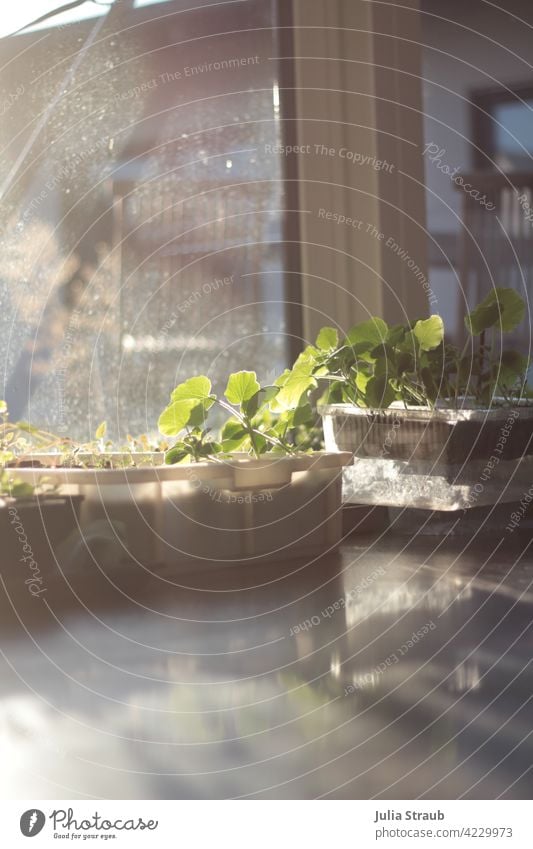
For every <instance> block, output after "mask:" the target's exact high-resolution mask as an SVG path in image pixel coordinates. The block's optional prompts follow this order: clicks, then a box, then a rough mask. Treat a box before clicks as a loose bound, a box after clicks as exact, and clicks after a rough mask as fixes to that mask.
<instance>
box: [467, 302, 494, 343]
mask: <svg viewBox="0 0 533 849" xmlns="http://www.w3.org/2000/svg"><path fill="white" fill-rule="evenodd" d="M499 315H500V311H499V309H498V305H497V304H496V303H492V304H480V305H479V306H477V307H476V308H475V310H472V312H471V313H469V314H468V315H466V316H465V325H466V329H467V330H468V331H469V332H470V333H471V334H472V336H478V335H479V334H480V333H483V331H484V330H488V329H489V327H494V326H495V325H496V323H497V322H498V318H499Z"/></svg>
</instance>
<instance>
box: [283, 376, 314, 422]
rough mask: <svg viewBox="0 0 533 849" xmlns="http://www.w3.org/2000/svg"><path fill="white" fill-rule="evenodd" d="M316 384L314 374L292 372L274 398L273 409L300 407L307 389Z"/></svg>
mask: <svg viewBox="0 0 533 849" xmlns="http://www.w3.org/2000/svg"><path fill="white" fill-rule="evenodd" d="M316 386H317V382H316V380H315V378H314V377H313V376H312V375H310V374H306V373H305V372H303V371H302V372H296V373H292V374H291V375H290V376H289V377H288V378H287V380H286V381H285V383H284V384H283V386H282V387H281V389H280V391H279V392H278V394H277V395H276V397H275V398H274V399H273V402H272V409H273V410H276V411H277V412H283V411H284V410H293V409H294V408H295V407H298V405H299V404H300V402H301V400H302V398H304V396H305V395H306V393H307V391H308V390H309V389H314V388H315V387H316Z"/></svg>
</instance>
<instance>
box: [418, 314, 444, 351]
mask: <svg viewBox="0 0 533 849" xmlns="http://www.w3.org/2000/svg"><path fill="white" fill-rule="evenodd" d="M413 334H414V335H415V337H416V339H417V340H418V343H419V345H420V348H421V350H422V351H432V350H433V348H437V347H438V346H439V345H440V344H441V342H442V340H443V339H444V322H443V320H442V318H441V317H440V315H430V317H429V318H426V319H421V320H420V321H417V322H416V324H415V326H414V327H413Z"/></svg>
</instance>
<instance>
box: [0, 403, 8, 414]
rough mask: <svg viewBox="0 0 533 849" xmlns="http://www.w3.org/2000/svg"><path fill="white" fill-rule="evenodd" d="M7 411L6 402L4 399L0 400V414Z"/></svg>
mask: <svg viewBox="0 0 533 849" xmlns="http://www.w3.org/2000/svg"><path fill="white" fill-rule="evenodd" d="M3 413H7V404H6V402H5V401H0V415H2V414H3Z"/></svg>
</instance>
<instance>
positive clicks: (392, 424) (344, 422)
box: [319, 404, 533, 510]
mask: <svg viewBox="0 0 533 849" xmlns="http://www.w3.org/2000/svg"><path fill="white" fill-rule="evenodd" d="M319 412H320V413H321V415H322V418H323V424H324V437H325V443H326V448H327V449H328V450H329V451H335V450H340V451H350V452H351V453H352V456H353V458H354V461H353V465H350V466H347V468H346V469H345V471H344V486H343V493H344V500H345V501H352V502H357V503H359V504H381V505H388V506H395V507H418V508H421V509H425V510H461V509H468V508H471V507H481V506H487V505H493V504H497V503H504V502H512V501H520V499H521V498H522V497H523V496H524V493H525V492H526V491H527V490H528V487H529V486H530V484H531V480H532V476H533V406H530V405H519V406H515V407H496V406H495V407H492V408H491V409H486V410H483V409H469V408H467V407H463V408H459V409H457V410H452V409H445V408H442V409H434V410H430V409H428V408H422V407H411V408H408V409H404V408H403V407H401V406H399V405H391V407H388V408H387V409H385V410H370V409H364V408H361V407H355V406H352V405H350V404H330V405H325V406H323V407H321V408H320V409H319Z"/></svg>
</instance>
